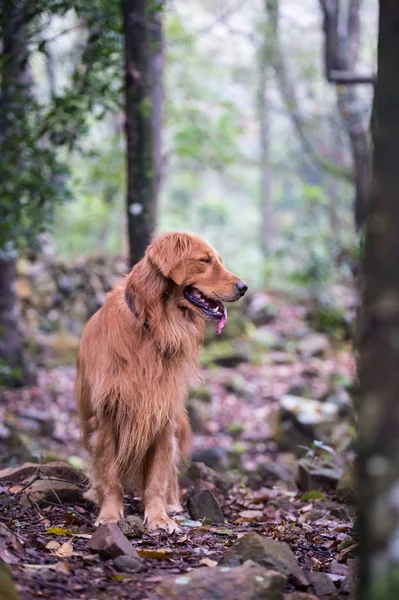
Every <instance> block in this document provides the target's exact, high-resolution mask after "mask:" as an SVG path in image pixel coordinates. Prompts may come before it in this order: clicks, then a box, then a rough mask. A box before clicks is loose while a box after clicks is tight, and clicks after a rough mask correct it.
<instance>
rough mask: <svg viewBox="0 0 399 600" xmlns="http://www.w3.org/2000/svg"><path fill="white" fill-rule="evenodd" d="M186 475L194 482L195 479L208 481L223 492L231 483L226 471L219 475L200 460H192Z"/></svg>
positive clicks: (226, 490)
mask: <svg viewBox="0 0 399 600" xmlns="http://www.w3.org/2000/svg"><path fill="white" fill-rule="evenodd" d="M186 477H187V478H188V479H190V481H192V482H195V481H196V480H197V479H203V480H204V481H209V483H212V484H213V485H215V486H216V487H217V488H219V489H220V490H221V491H222V492H224V493H226V492H228V490H229V489H230V487H231V485H232V482H231V479H230V477H229V476H228V474H227V473H224V474H223V475H221V474H220V473H217V472H216V471H214V470H213V469H211V468H209V467H207V466H206V465H204V463H202V462H192V463H191V465H190V466H189V468H188V469H187V473H186Z"/></svg>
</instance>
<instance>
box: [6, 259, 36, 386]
mask: <svg viewBox="0 0 399 600" xmlns="http://www.w3.org/2000/svg"><path fill="white" fill-rule="evenodd" d="M16 280H17V270H16V259H15V258H13V257H12V256H9V257H7V258H6V257H4V258H1V257H0V384H3V383H7V384H13V385H17V384H22V383H28V382H29V379H30V377H29V375H30V374H29V372H28V369H27V364H26V361H25V356H24V344H23V342H24V340H23V336H22V333H21V329H20V324H19V309H18V303H17V297H16V293H15V287H16Z"/></svg>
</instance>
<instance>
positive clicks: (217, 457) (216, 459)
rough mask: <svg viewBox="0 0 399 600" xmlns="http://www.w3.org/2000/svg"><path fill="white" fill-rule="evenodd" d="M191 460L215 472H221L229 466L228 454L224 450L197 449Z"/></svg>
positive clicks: (213, 448) (214, 447)
mask: <svg viewBox="0 0 399 600" xmlns="http://www.w3.org/2000/svg"><path fill="white" fill-rule="evenodd" d="M192 459H193V461H194V462H196V463H203V464H204V465H206V466H207V467H210V468H211V469H214V470H215V471H219V472H223V471H225V470H226V469H227V468H228V466H229V459H228V453H227V451H226V450H225V449H224V448H220V447H219V446H213V447H212V448H199V449H198V450H194V452H193V455H192Z"/></svg>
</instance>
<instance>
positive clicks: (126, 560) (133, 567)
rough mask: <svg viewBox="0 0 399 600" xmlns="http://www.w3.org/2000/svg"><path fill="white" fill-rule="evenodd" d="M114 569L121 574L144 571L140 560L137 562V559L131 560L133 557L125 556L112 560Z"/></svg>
mask: <svg viewBox="0 0 399 600" xmlns="http://www.w3.org/2000/svg"><path fill="white" fill-rule="evenodd" d="M114 567H115V569H117V571H121V572H122V573H129V572H135V573H140V572H142V571H145V569H146V567H145V566H144V565H143V563H142V561H141V560H137V558H133V556H128V555H126V554H122V555H121V556H117V557H116V558H114Z"/></svg>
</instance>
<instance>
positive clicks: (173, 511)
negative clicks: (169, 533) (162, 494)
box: [166, 502, 184, 515]
mask: <svg viewBox="0 0 399 600" xmlns="http://www.w3.org/2000/svg"><path fill="white" fill-rule="evenodd" d="M183 511H184V508H183V507H182V505H181V504H180V502H176V503H174V504H167V505H166V512H167V513H168V515H178V514H179V513H181V512H183Z"/></svg>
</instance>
